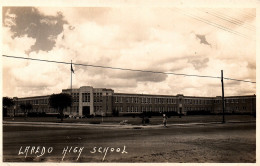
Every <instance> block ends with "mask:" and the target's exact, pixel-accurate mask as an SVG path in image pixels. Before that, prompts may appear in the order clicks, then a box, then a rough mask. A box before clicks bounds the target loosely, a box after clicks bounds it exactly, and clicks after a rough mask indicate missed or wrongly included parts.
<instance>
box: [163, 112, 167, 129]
mask: <svg viewBox="0 0 260 166" xmlns="http://www.w3.org/2000/svg"><path fill="white" fill-rule="evenodd" d="M163 125H164V127H167V116H166V115H165V114H163Z"/></svg>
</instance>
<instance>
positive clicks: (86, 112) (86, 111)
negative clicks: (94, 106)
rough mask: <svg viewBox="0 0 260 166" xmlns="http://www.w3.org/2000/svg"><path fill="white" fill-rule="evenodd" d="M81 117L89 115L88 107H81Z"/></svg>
mask: <svg viewBox="0 0 260 166" xmlns="http://www.w3.org/2000/svg"><path fill="white" fill-rule="evenodd" d="M82 113H83V115H85V116H88V115H89V114H90V107H89V106H83V112H82Z"/></svg>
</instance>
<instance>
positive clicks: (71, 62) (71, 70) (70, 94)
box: [70, 60, 72, 95]
mask: <svg viewBox="0 0 260 166" xmlns="http://www.w3.org/2000/svg"><path fill="white" fill-rule="evenodd" d="M70 93H71V94H70V95H72V60H71V69H70Z"/></svg>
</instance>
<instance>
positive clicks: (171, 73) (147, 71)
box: [2, 55, 256, 83]
mask: <svg viewBox="0 0 260 166" xmlns="http://www.w3.org/2000/svg"><path fill="white" fill-rule="evenodd" d="M2 56H3V57H7V58H16V59H25V60H33V61H41V62H48V63H59V64H69V65H71V64H73V65H78V66H88V67H96V68H104V69H113V70H123V71H132V72H144V73H154V74H166V75H179V76H187V77H201V78H217V79H220V78H221V77H216V76H207V75H196V74H182V73H173V72H161V71H150V70H137V69H128V68H120V67H110V66H102V65H89V64H80V63H71V62H60V61H52V60H44V59H36V58H26V57H18V56H9V55H2ZM223 79H226V80H233V81H240V82H249V83H256V82H252V81H246V80H238V79H233V78H225V77H224V78H223Z"/></svg>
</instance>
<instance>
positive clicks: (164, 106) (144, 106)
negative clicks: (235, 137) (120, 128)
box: [8, 86, 256, 116]
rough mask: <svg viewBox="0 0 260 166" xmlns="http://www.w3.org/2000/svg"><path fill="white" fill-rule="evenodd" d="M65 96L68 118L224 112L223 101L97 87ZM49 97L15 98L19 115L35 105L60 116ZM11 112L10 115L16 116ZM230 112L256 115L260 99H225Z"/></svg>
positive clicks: (83, 88)
mask: <svg viewBox="0 0 260 166" xmlns="http://www.w3.org/2000/svg"><path fill="white" fill-rule="evenodd" d="M62 92H63V93H68V94H71V95H72V98H73V104H72V107H71V108H67V109H66V110H64V113H65V114H67V115H74V116H88V115H103V116H111V115H114V113H115V112H117V113H118V114H119V115H124V114H138V113H142V112H160V113H178V114H180V113H181V114H184V115H185V114H189V113H191V114H192V112H196V111H200V112H205V113H212V114H218V113H221V112H222V98H221V97H220V96H217V97H195V96H185V95H182V94H178V95H175V96H174V95H149V94H129V93H115V92H114V90H112V89H106V88H93V87H91V86H83V87H80V88H79V89H72V90H71V89H64V90H62ZM49 96H50V95H48V96H35V97H26V98H16V97H15V98H14V101H15V109H16V110H15V114H16V115H19V114H23V112H22V110H21V109H20V108H19V105H20V104H21V103H27V102H29V103H31V104H32V105H33V109H32V110H31V111H30V112H37V113H46V114H55V113H56V114H57V113H58V112H57V110H54V109H53V108H50V106H49ZM13 111H14V110H9V111H8V114H9V115H11V114H13ZM225 112H226V113H241V114H252V115H253V114H255V113H256V96H255V95H248V96H229V97H225Z"/></svg>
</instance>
